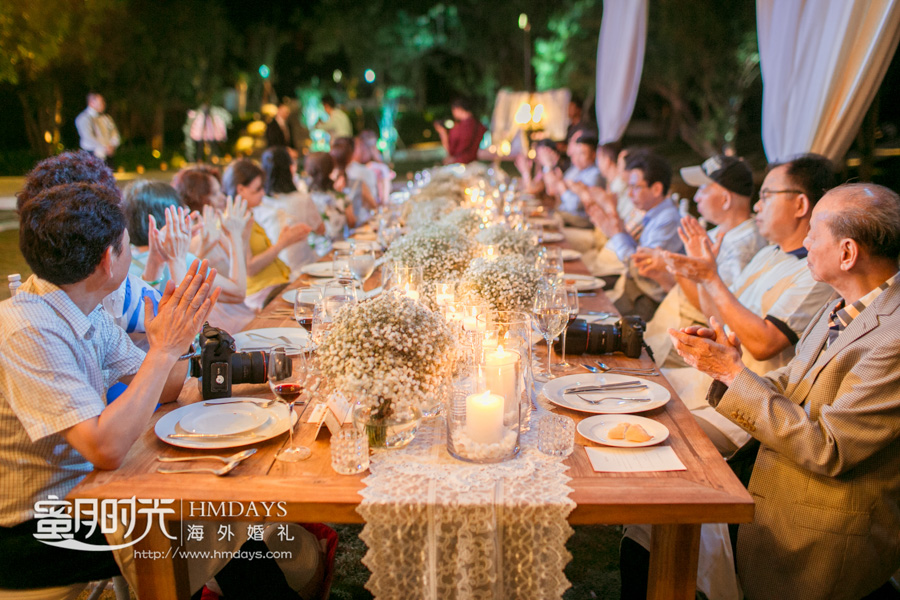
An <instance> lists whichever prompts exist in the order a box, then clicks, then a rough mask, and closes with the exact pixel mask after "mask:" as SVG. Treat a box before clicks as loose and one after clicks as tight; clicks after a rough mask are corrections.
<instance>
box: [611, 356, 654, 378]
mask: <svg viewBox="0 0 900 600" xmlns="http://www.w3.org/2000/svg"><path fill="white" fill-rule="evenodd" d="M597 364H598V365H599V366H600V371H602V372H603V373H607V372H610V373H621V374H623V375H644V376H646V377H656V376H657V375H659V373H658V372H657V371H656V369H637V368H634V369H632V368H629V367H610V366H609V365H607V364H606V363H604V362H600V361H599V360H598V361H597Z"/></svg>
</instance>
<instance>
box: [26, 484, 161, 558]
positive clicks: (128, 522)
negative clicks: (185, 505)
mask: <svg viewBox="0 0 900 600" xmlns="http://www.w3.org/2000/svg"><path fill="white" fill-rule="evenodd" d="M174 504H175V500H162V499H159V498H154V499H137V498H135V497H134V496H132V497H131V498H128V499H124V500H97V499H96V498H94V499H86V498H85V499H82V498H78V499H76V500H75V501H74V502H69V501H68V500H60V499H59V497H58V496H48V499H47V500H41V501H39V502H36V503H35V505H34V512H35V515H34V516H35V519H37V533H35V534H34V537H35V539H37V540H38V541H39V542H41V543H44V544H47V545H48V546H56V547H57V548H68V549H69V550H88V551H108V550H118V549H120V548H127V547H128V546H133V545H134V544H136V543H138V542H139V541H141V540H142V539H144V538H145V537H147V534H148V533H150V528H151V527H153V524H154V520H157V521H158V527H159V530H160V531H161V532H162V533H163V535H165V536H166V537H167V538H169V539H170V540H175V539H177V538H176V537H175V536H172V535H169V532H168V531H167V530H166V521H165V516H166V515H174V514H175V509H174V508H167V507H168V506H174ZM138 517H140V518H141V519H146V527H145V529H144V532H143V533H142V534H141V535H140V537H137V538H135V539H133V540H131V541H129V542H128V543H126V544H118V545H114V546H109V545H93V544H87V543H85V542H82V541H80V540H76V539H75V534H76V533H79V532H82V531H86V533H85V536H91V535H93V534H94V533H95V532H96V531H98V530H99V532H100V533H102V534H104V535H105V534H111V533H116V532H118V531H119V530H120V529H119V526H120V525H123V526H124V528H125V534H124V538H125V539H127V538H129V537H131V536H132V534H133V533H134V526H135V523H136V522H137V521H138Z"/></svg>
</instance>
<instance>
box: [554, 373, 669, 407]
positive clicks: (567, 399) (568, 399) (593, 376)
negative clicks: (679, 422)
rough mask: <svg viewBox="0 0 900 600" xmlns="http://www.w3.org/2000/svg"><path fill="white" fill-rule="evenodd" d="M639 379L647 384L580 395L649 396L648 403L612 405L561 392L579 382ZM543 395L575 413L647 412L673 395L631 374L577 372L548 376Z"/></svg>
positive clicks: (612, 396)
mask: <svg viewBox="0 0 900 600" xmlns="http://www.w3.org/2000/svg"><path fill="white" fill-rule="evenodd" d="M635 380H638V381H640V382H641V383H643V384H644V385H646V386H647V389H643V390H622V391H618V392H617V391H615V390H612V391H609V392H587V393H582V394H581V395H582V396H584V397H585V398H588V399H590V400H600V399H602V398H650V399H651V401H650V402H634V403H628V404H614V403H612V402H604V403H602V404H591V403H590V402H585V401H584V400H582V399H581V398H579V397H578V396H576V395H575V394H564V393H563V392H564V391H565V390H567V389H569V388H571V387H575V386H582V385H603V384H610V383H622V382H623V381H635ZM544 395H545V396H547V399H548V400H550V402H552V403H553V404H555V405H557V406H562V407H563V408H569V409H571V410H577V411H578V412H586V413H592V414H598V415H599V414H631V413H638V412H646V411H648V410H653V409H654V408H659V407H660V406H663V405H664V404H665V403H666V402H668V401H669V399H670V398H671V397H672V395H671V394H670V393H669V390H667V389H666V388H664V387H663V386H661V385H659V384H658V383H654V382H652V381H648V380H646V379H641V378H640V377H632V376H630V375H618V374H614V373H585V374H583V375H582V374H581V373H578V374H576V375H566V376H565V377H557V378H556V379H551V380H550V381H548V382H547V383H546V384H544Z"/></svg>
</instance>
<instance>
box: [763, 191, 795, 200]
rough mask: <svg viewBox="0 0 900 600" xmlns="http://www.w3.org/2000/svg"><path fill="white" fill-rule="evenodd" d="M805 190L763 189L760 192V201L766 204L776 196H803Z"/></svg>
mask: <svg viewBox="0 0 900 600" xmlns="http://www.w3.org/2000/svg"><path fill="white" fill-rule="evenodd" d="M802 193H803V190H767V189H761V190H759V199H760V200H762V201H763V202H766V201H767V200H768V199H769V198H770V197H771V196H774V195H775V194H802Z"/></svg>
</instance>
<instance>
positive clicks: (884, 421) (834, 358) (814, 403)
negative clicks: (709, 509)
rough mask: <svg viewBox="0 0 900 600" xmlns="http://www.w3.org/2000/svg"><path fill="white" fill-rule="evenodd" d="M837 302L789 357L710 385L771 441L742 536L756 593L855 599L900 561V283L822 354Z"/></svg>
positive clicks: (747, 575)
mask: <svg viewBox="0 0 900 600" xmlns="http://www.w3.org/2000/svg"><path fill="white" fill-rule="evenodd" d="M835 304H836V302H830V303H829V304H828V305H827V306H826V307H824V308H823V309H822V311H821V312H820V313H819V314H818V315H817V316H816V317H815V318H814V319H813V321H812V322H811V323H810V326H809V327H808V328H807V330H806V331H805V332H804V334H803V337H802V338H801V339H800V341H799V342H798V344H797V350H796V355H795V357H794V359H793V360H792V361H791V362H790V363H789V364H787V365H786V366H785V367H783V368H781V369H778V370H776V371H772V372H770V373H769V374H768V375H766V376H765V377H760V376H758V375H755V374H754V373H752V372H751V371H749V370H748V369H744V371H743V372H742V373H741V374H740V375H739V376H738V377H737V379H735V381H734V384H733V385H732V386H731V388H730V389H728V391H727V392H725V393H724V395H723V394H722V391H723V390H724V386H722V385H721V384H718V385H714V386H713V387H712V388H711V389H710V401H711V402H712V403H713V405H714V406H716V410H717V411H718V412H719V413H720V414H722V415H724V416H726V417H728V418H729V419H730V420H732V421H733V422H735V423H737V424H738V425H740V426H741V427H743V428H744V429H745V430H746V431H747V432H749V433H750V434H752V435H753V437H755V438H756V439H758V440H759V441H760V443H761V448H760V451H759V456H758V457H757V459H756V464H755V466H754V470H753V476H752V478H751V480H750V486H749V490H750V493H751V494H752V496H753V499H754V500H755V502H756V513H755V517H754V521H753V523H750V524H748V525H741V526H740V530H739V533H738V545H737V568H738V575H739V577H740V580H741V585H742V587H743V588H744V592H745V594H746V597H747V598H749V599H750V600H760V599H765V598H773V599H774V598H778V599H781V598H791V599H792V600H801V599H806V598H809V599H812V598H817V599H818V598H823V599H825V598H827V599H829V600H839V599H842V598H846V599H848V600H850V599H856V598H860V597H861V596H864V595H866V594H867V593H869V592H871V591H873V590H874V589H876V588H877V587H879V586H880V585H882V584H884V583H885V582H887V580H888V578H889V577H890V576H891V575H892V574H893V573H894V571H896V570H897V568H898V567H900V310H898V309H900V285H894V286H891V287H890V288H888V289H887V290H885V291H884V292H883V293H882V294H881V295H880V296H879V297H878V298H876V299H875V301H874V302H873V303H872V304H871V305H869V307H868V308H866V309H865V310H864V311H863V312H862V313H861V314H860V315H859V316H857V317H856V318H855V319H854V320H853V321H852V322H851V323H850V325H849V326H848V327H847V328H846V329H845V330H844V331H842V332H841V334H840V336H839V337H838V339H837V340H836V341H835V342H834V343H833V344H832V345H831V346H830V347H829V348H828V349H827V350H825V351H824V352H821V351H822V348H823V347H824V344H825V340H826V337H827V333H828V316H829V314H830V313H831V310H833V307H834V305H835Z"/></svg>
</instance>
